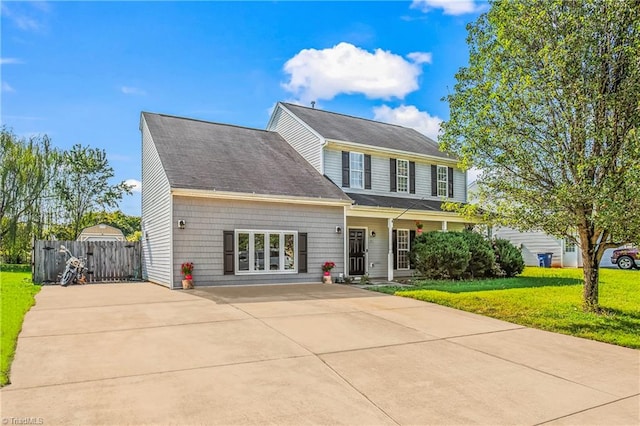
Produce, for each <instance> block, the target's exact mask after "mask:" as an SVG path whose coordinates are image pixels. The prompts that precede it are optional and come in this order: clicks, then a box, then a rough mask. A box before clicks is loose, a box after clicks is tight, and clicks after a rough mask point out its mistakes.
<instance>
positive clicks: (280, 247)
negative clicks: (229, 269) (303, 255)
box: [235, 230, 298, 274]
mask: <svg viewBox="0 0 640 426" xmlns="http://www.w3.org/2000/svg"><path fill="white" fill-rule="evenodd" d="M297 241H298V238H297V232H295V231H262V230H260V231H258V230H255V231H254V230H251V231H250V230H246V231H245V230H238V231H236V244H235V246H236V253H235V257H236V273H238V274H242V273H269V272H297V270H298V265H297V258H298V247H297Z"/></svg>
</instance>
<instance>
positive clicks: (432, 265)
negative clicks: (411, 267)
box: [411, 231, 471, 279]
mask: <svg viewBox="0 0 640 426" xmlns="http://www.w3.org/2000/svg"><path fill="white" fill-rule="evenodd" d="M411 258H412V260H413V262H414V264H415V269H416V271H417V273H418V274H419V275H421V276H423V277H426V278H434V279H447V278H449V279H460V278H462V277H463V276H464V273H465V271H466V270H467V267H468V266H469V260H470V259H471V253H470V252H469V244H468V243H467V241H466V240H465V238H464V237H463V236H462V235H461V233H460V232H438V231H432V232H427V233H424V234H422V235H419V236H418V237H417V238H416V239H415V240H414V244H413V247H412V249H411Z"/></svg>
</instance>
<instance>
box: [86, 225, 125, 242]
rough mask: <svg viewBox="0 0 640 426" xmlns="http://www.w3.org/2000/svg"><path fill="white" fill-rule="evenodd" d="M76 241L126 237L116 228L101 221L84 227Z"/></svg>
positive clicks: (123, 238)
mask: <svg viewBox="0 0 640 426" xmlns="http://www.w3.org/2000/svg"><path fill="white" fill-rule="evenodd" d="M78 241H126V238H125V236H124V234H123V233H122V231H121V230H119V229H118V228H114V227H113V226H109V225H105V224H102V223H101V224H100V225H95V226H89V227H88V228H84V229H83V230H82V231H81V232H80V235H78Z"/></svg>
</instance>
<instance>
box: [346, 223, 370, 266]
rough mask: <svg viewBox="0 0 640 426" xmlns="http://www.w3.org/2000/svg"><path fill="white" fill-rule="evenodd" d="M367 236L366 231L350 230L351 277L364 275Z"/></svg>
mask: <svg viewBox="0 0 640 426" xmlns="http://www.w3.org/2000/svg"><path fill="white" fill-rule="evenodd" d="M365 236H366V231H365V230H364V229H355V228H352V229H349V275H364V272H365V268H364V267H365V264H364V259H365V247H364V246H365Z"/></svg>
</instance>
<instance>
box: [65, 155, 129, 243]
mask: <svg viewBox="0 0 640 426" xmlns="http://www.w3.org/2000/svg"><path fill="white" fill-rule="evenodd" d="M113 176H114V172H113V169H112V168H111V166H109V162H108V161H107V153H106V152H105V151H104V150H101V149H97V148H90V147H86V146H82V145H79V144H78V145H74V146H73V147H72V148H71V149H70V150H69V151H66V152H65V153H64V156H63V165H62V168H61V173H60V179H59V180H58V181H57V182H56V185H55V187H56V194H57V196H58V200H59V202H60V204H61V206H62V208H63V214H64V216H65V219H66V222H67V224H69V225H70V227H71V233H70V235H69V237H70V238H71V239H74V240H75V239H76V238H78V234H79V233H80V231H81V230H82V226H83V218H84V217H85V215H86V214H87V213H89V212H91V211H95V210H97V209H101V210H102V209H106V208H109V207H116V206H117V204H118V201H120V200H121V199H122V195H123V194H130V193H131V187H130V186H129V185H127V184H126V183H125V182H124V181H123V182H120V183H117V184H111V183H110V180H111V179H112V178H113Z"/></svg>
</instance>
